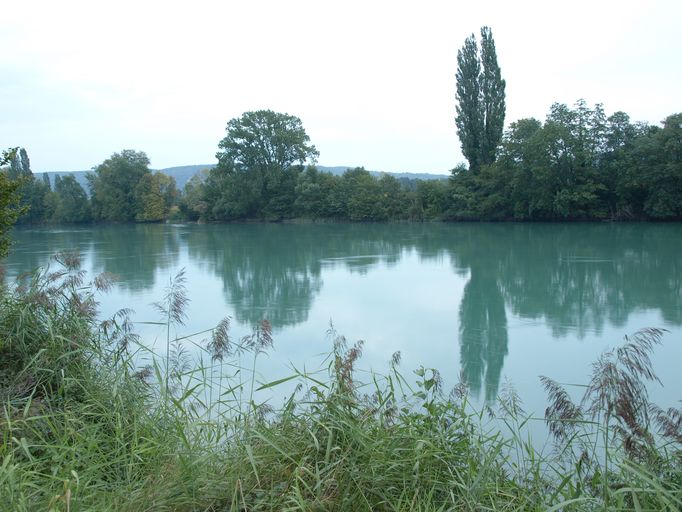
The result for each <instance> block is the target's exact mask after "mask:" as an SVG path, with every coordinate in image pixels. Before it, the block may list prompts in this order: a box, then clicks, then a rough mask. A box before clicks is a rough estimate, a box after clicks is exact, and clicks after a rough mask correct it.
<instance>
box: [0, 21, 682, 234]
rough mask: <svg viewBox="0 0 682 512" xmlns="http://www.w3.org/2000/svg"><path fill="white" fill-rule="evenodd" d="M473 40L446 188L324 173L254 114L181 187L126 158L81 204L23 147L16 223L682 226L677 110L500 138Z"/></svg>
mask: <svg viewBox="0 0 682 512" xmlns="http://www.w3.org/2000/svg"><path fill="white" fill-rule="evenodd" d="M480 35H481V39H480V48H479V44H478V42H477V40H476V37H475V35H474V34H472V35H471V36H469V37H468V38H467V39H466V40H465V42H464V45H463V46H462V48H461V49H460V50H459V52H458V55H457V66H458V67H457V74H456V78H457V88H456V100H457V109H456V112H457V115H456V117H455V125H456V129H457V135H458V137H459V140H460V144H461V149H462V154H463V155H464V157H465V158H466V159H467V162H468V165H465V164H460V165H459V166H457V167H455V168H454V169H453V170H452V171H451V173H450V177H449V179H445V178H444V179H443V180H410V179H405V178H401V179H400V180H399V179H396V178H395V177H393V176H391V175H388V174H384V175H382V176H381V177H378V178H377V177H374V176H373V175H372V174H371V173H369V172H368V171H366V170H365V169H364V168H362V167H358V168H355V169H351V170H348V171H346V172H345V173H344V174H343V175H341V176H336V175H332V174H329V173H326V172H321V171H319V170H318V169H317V168H316V167H315V162H316V159H317V157H318V156H319V152H318V151H317V149H316V148H315V146H314V145H312V144H311V143H310V138H309V137H308V135H307V133H306V131H305V129H304V128H303V123H302V122H301V120H300V119H299V118H298V117H296V116H292V115H289V114H283V113H277V112H273V111H271V110H258V111H252V112H246V113H244V114H243V115H242V116H240V117H238V118H234V119H232V120H230V121H229V122H228V123H227V128H226V136H225V138H223V139H222V140H221V141H220V142H219V143H218V149H219V151H218V153H217V154H216V158H217V160H218V165H217V166H216V167H215V168H213V169H211V170H205V171H203V172H201V173H199V174H197V175H196V176H194V177H193V178H192V179H191V180H190V181H189V182H188V183H187V185H186V186H185V188H184V190H182V191H178V190H177V188H176V186H175V182H174V180H173V179H172V178H170V177H169V176H167V175H165V174H162V173H159V172H152V171H151V170H150V169H149V159H148V158H147V156H146V155H145V153H143V152H138V151H133V150H124V151H122V152H120V153H115V154H113V155H112V156H111V157H110V158H108V159H107V160H105V161H104V162H103V163H101V164H100V165H98V166H97V167H95V168H94V169H93V172H92V173H91V174H90V175H89V176H88V186H89V189H90V190H89V194H88V193H86V191H85V190H83V188H82V187H81V186H80V185H79V184H78V183H77V182H76V180H75V179H74V178H73V177H71V176H65V177H61V178H59V177H58V178H55V179H54V180H53V182H51V181H50V178H49V175H48V174H44V175H43V178H42V180H36V179H34V178H33V175H32V172H31V169H30V162H29V159H28V155H27V154H26V151H25V150H24V149H21V150H17V151H13V152H11V153H7V154H6V155H5V158H4V160H5V162H4V163H5V164H7V163H9V166H8V167H6V168H5V171H4V172H3V173H2V174H3V180H5V181H4V182H3V183H6V184H10V183H15V184H14V185H13V186H14V187H15V188H18V193H19V195H20V197H21V200H20V202H19V204H18V205H15V208H14V215H15V216H18V217H19V220H18V222H19V223H29V224H36V223H50V222H58V223H63V222H67V223H80V222H102V221H104V222H158V221H165V220H178V221H181V220H189V221H207V222H220V221H240V220H261V221H281V220H286V219H312V220H320V219H329V220H335V221H359V222H363V221H425V220H516V221H533V220H552V221H557V220H663V219H666V220H667V219H680V218H682V114H674V115H671V116H669V117H667V118H666V119H665V120H664V121H663V123H662V126H660V127H659V126H652V125H649V124H646V123H633V122H632V121H631V120H630V118H629V116H628V115H627V114H626V113H624V112H616V113H614V114H613V115H611V116H607V115H606V114H605V111H604V108H603V106H602V105H601V104H596V105H594V106H593V107H590V106H589V105H588V104H587V103H586V102H585V101H583V100H579V101H578V102H577V103H576V104H575V105H573V106H568V105H566V104H562V103H555V104H554V105H552V106H551V108H550V111H549V113H548V115H547V117H546V119H545V120H544V122H542V121H540V120H538V119H535V118H525V119H520V120H518V121H516V122H514V123H512V124H511V125H510V126H509V128H508V129H507V130H506V131H504V130H503V128H504V120H505V110H506V99H505V88H506V82H505V80H504V79H503V78H502V75H501V70H500V66H499V65H498V62H497V52H496V49H495V42H494V40H493V36H492V31H491V30H490V28H488V27H483V28H482V29H481V32H480ZM3 187H4V188H3V190H9V188H7V186H5V185H3ZM10 195H11V194H10ZM10 195H8V194H7V193H5V196H6V198H5V202H7V201H8V200H9V197H10ZM8 204H9V203H8Z"/></svg>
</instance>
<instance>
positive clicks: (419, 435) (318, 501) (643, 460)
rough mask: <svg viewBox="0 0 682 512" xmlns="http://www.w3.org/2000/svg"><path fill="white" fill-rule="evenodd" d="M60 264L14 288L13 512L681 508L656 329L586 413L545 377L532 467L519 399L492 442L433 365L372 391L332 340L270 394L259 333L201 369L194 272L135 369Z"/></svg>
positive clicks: (70, 260)
mask: <svg viewBox="0 0 682 512" xmlns="http://www.w3.org/2000/svg"><path fill="white" fill-rule="evenodd" d="M59 260H60V261H61V267H58V268H57V270H54V271H52V272H50V273H47V274H42V275H36V276H33V277H28V278H26V279H25V280H24V281H23V285H22V286H19V287H17V288H13V289H9V290H8V289H5V290H3V291H2V300H1V302H0V308H1V314H0V340H2V341H0V395H1V398H2V403H3V415H2V419H0V424H1V425H2V428H1V430H2V432H3V436H2V438H1V442H0V463H1V466H0V495H2V496H3V498H4V499H5V500H6V501H5V504H3V506H8V509H9V510H36V509H38V510H43V509H47V510H73V511H75V510H131V511H132V510H216V511H217V510H283V509H288V510H449V509H452V510H479V509H489V510H591V509H594V510H604V509H608V510H632V509H641V510H677V509H679V508H680V507H681V506H682V497H681V493H682V468H681V467H680V449H681V447H682V445H681V443H682V436H681V435H680V427H681V423H680V415H679V411H660V410H656V409H654V408H645V409H642V407H644V406H645V405H647V404H646V403H645V400H646V395H644V394H643V393H642V389H643V388H642V387H641V385H642V383H644V382H645V381H646V380H647V379H650V378H652V377H653V373H650V372H649V370H651V368H650V365H649V364H648V362H649V360H648V354H650V353H651V351H652V350H653V349H654V347H655V345H656V344H657V343H658V342H659V341H660V339H661V337H662V336H664V333H663V332H661V331H654V330H649V331H643V332H641V333H639V334H638V335H635V336H633V337H631V338H630V340H629V342H628V343H626V344H625V345H624V346H623V348H622V350H621V351H620V352H614V353H613V354H612V355H611V356H604V357H603V358H602V359H601V360H600V362H599V363H598V365H597V367H596V369H597V370H598V371H597V372H596V373H595V375H593V380H592V381H591V382H589V383H588V384H589V385H590V386H591V387H588V388H586V389H587V392H586V395H585V396H586V397H587V398H586V400H585V401H584V402H583V403H582V404H580V403H573V402H571V401H570V400H569V397H568V394H566V393H564V392H562V388H561V387H560V386H559V385H557V384H556V383H553V382H551V381H546V382H545V387H546V388H547V390H548V392H549V399H548V400H549V405H550V415H551V416H552V418H553V419H554V420H555V421H553V422H552V423H551V425H554V429H553V431H554V432H555V434H556V435H557V439H556V442H557V450H556V451H555V452H552V453H550V454H540V453H538V452H537V451H536V450H535V449H534V448H533V445H532V443H531V442H530V441H529V440H527V439H526V438H525V437H524V424H525V423H526V421H527V418H526V417H525V415H524V413H523V412H522V410H521V409H520V408H519V407H518V400H517V397H515V396H514V395H513V393H512V394H508V395H507V396H506V397H505V398H503V399H502V400H500V401H499V402H498V403H497V404H496V406H495V407H494V409H495V414H496V415H497V417H498V419H499V420H500V421H501V422H504V423H506V424H507V425H509V426H510V432H511V435H506V434H504V433H503V432H497V431H487V430H484V429H482V428H481V427H480V423H481V422H480V421H479V417H480V416H477V415H476V414H473V413H472V412H471V409H470V407H469V406H468V402H467V394H466V390H465V388H464V387H463V386H461V387H458V388H457V389H456V390H455V392H453V393H449V392H448V391H447V390H444V389H441V379H440V378H439V375H438V373H437V372H436V371H434V370H431V369H424V368H419V369H417V371H416V372H415V373H416V384H413V382H414V381H413V379H407V378H405V377H404V376H403V375H404V374H403V370H401V368H400V364H399V363H400V361H399V357H398V356H397V355H396V356H395V357H394V358H393V360H392V361H391V364H390V370H389V371H388V372H387V374H386V375H383V376H379V375H376V376H374V378H373V379H368V380H369V382H360V381H359V380H358V377H357V375H356V373H355V372H354V369H355V366H356V363H357V361H358V359H359V358H360V357H361V353H362V345H361V344H356V345H352V344H348V343H346V341H345V340H344V339H343V338H342V337H341V336H339V335H338V334H336V333H333V332H332V333H330V340H331V343H332V348H331V350H332V352H331V355H330V358H329V365H328V367H326V368H325V369H323V371H321V372H316V373H313V374H310V373H303V372H293V371H292V373H291V375H290V376H289V377H286V378H284V379H280V380H279V381H277V382H271V383H257V382H256V381H255V380H254V378H253V377H252V375H253V373H252V371H251V370H252V369H253V368H254V367H256V366H257V365H258V359H259V357H260V356H261V354H262V352H263V351H265V350H267V349H268V347H269V346H270V345H271V343H272V342H273V339H272V331H271V328H270V326H269V324H268V323H267V322H262V323H260V324H258V325H257V326H256V327H255V328H254V330H253V332H250V333H233V332H231V329H230V325H229V322H222V323H221V324H220V325H219V326H217V327H216V328H215V329H213V330H211V331H210V332H208V333H206V335H205V338H206V343H205V344H204V345H203V349H204V352H203V354H204V357H203V362H199V363H198V364H197V361H192V362H190V361H188V360H187V354H186V352H184V351H183V343H184V342H185V341H186V340H183V339H174V338H172V337H171V335H170V333H171V332H173V330H174V327H177V326H178V325H180V324H181V323H182V322H183V321H184V317H183V313H184V309H183V306H184V304H186V295H185V288H184V282H183V276H182V275H179V276H176V278H175V279H174V280H173V281H172V282H171V283H170V285H169V287H168V289H167V293H166V295H165V296H164V297H163V298H162V299H161V301H160V302H159V303H158V309H159V310H160V313H161V314H162V316H164V318H166V323H167V326H168V327H169V329H168V331H167V332H168V337H167V339H166V350H165V351H160V353H158V354H156V355H155V356H154V357H153V359H151V361H152V362H151V365H150V366H148V367H141V366H140V365H139V364H137V363H138V361H139V356H140V353H141V351H143V350H145V349H144V348H143V347H144V344H143V343H142V342H141V340H139V339H137V338H136V336H135V334H134V332H133V330H132V325H131V323H130V321H129V318H128V316H127V312H126V311H122V312H120V313H119V314H117V315H116V316H115V317H114V318H113V319H112V320H110V321H108V322H104V323H100V322H99V321H98V320H97V315H96V302H97V298H98V294H99V293H104V292H106V290H107V289H108V287H109V286H110V283H109V281H108V280H107V278H106V276H100V277H98V278H95V279H92V282H90V283H88V282H87V280H88V277H87V276H86V275H84V274H83V273H82V272H81V271H80V270H79V266H78V261H77V258H75V257H74V256H73V255H67V254H64V255H62V256H61V257H60V258H59ZM275 341H276V340H275ZM216 376H218V377H216ZM595 379H596V380H595ZM285 382H286V383H292V382H295V383H296V384H297V388H296V389H297V390H296V393H295V394H294V395H292V397H291V399H290V400H288V401H287V402H286V403H285V404H284V406H283V407H281V408H278V409H276V410H273V409H272V407H271V406H270V405H269V404H267V403H265V404H257V403H254V401H253V400H252V397H253V393H254V391H257V390H258V389H263V388H265V389H267V388H270V387H276V386H280V385H283V384H284V383H285ZM588 392H589V393H588ZM623 399H628V400H625V401H623ZM580 405H582V406H583V407H582V408H580V407H579V406H580ZM644 411H647V413H648V414H646V417H643V416H642V415H641V413H643V412H644ZM481 414H484V413H481ZM485 414H488V413H487V412H485ZM659 427H663V430H660V429H659ZM595 434H596V435H595ZM604 445H606V446H604ZM603 448H605V449H603Z"/></svg>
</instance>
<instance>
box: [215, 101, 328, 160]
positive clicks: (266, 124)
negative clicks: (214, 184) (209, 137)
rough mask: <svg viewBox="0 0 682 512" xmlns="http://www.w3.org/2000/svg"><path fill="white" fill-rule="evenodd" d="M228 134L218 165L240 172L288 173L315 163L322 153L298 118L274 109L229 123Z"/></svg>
mask: <svg viewBox="0 0 682 512" xmlns="http://www.w3.org/2000/svg"><path fill="white" fill-rule="evenodd" d="M226 130H227V135H226V136H225V138H224V139H223V140H221V141H220V142H219V143H218V147H219V148H220V149H221V150H222V151H219V152H218V153H217V154H216V158H217V159H218V162H219V163H218V166H219V167H222V168H224V169H230V168H233V167H234V168H236V169H237V170H245V171H248V170H254V169H259V168H260V169H275V170H279V171H285V170H286V169H288V168H289V167H291V166H292V165H293V164H296V163H298V164H300V165H303V164H304V163H305V162H306V160H308V159H310V160H313V161H314V160H315V159H316V158H317V157H318V156H319V152H318V151H317V149H315V146H313V145H309V144H308V143H309V142H310V137H308V135H307V134H306V132H305V130H304V129H303V123H302V122H301V120H300V119H299V118H298V117H296V116H291V115H289V114H281V113H278V112H273V111H272V110H257V111H255V112H245V113H244V114H242V116H241V117H239V118H235V119H231V120H230V121H229V122H228V123H227V128H226Z"/></svg>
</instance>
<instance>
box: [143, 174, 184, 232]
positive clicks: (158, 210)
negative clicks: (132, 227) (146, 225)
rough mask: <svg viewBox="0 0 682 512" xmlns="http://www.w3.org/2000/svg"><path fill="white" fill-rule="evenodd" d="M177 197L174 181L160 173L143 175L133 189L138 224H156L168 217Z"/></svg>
mask: <svg viewBox="0 0 682 512" xmlns="http://www.w3.org/2000/svg"><path fill="white" fill-rule="evenodd" d="M177 196H178V192H177V189H176V188H175V179H173V178H172V177H170V176H167V175H166V174H163V173H162V172H155V173H154V174H151V173H150V174H145V175H144V176H142V178H141V179H140V181H139V182H138V184H137V186H136V187H135V198H136V202H137V214H136V215H135V220H137V221H139V222H158V221H162V220H165V219H166V218H167V217H168V212H170V209H171V207H172V206H173V205H174V203H175V201H176V199H177Z"/></svg>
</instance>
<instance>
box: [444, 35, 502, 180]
mask: <svg viewBox="0 0 682 512" xmlns="http://www.w3.org/2000/svg"><path fill="white" fill-rule="evenodd" d="M456 77H457V115H456V117H455V124H456V125H457V136H458V137H459V140H460V143H461V145H462V153H463V154H464V157H465V158H466V159H467V160H468V161H469V169H470V170H471V171H473V172H478V170H479V169H480V168H481V165H489V164H492V163H493V162H494V161H495V157H496V150H497V146H498V145H499V143H500V141H501V140H502V131H503V128H504V114H505V108H506V106H505V93H504V90H505V81H504V80H503V79H502V75H501V72H500V67H499V65H498V64H497V53H496V51H495V41H494V40H493V35H492V31H491V30H490V28H488V27H483V28H481V51H480V53H479V50H478V44H477V43H476V36H475V35H474V34H471V36H469V37H467V38H466V39H465V41H464V46H463V47H462V48H461V49H460V50H459V51H458V52H457V75H456Z"/></svg>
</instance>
